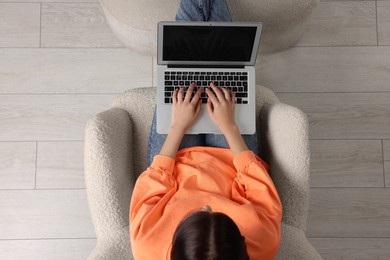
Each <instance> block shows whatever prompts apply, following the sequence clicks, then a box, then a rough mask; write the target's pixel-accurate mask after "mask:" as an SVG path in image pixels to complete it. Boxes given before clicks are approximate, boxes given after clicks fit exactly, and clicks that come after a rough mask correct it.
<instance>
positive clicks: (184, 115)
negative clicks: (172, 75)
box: [171, 83, 203, 131]
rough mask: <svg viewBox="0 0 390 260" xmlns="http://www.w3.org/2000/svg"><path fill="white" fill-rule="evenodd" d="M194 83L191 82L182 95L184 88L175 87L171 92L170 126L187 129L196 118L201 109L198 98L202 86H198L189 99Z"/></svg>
mask: <svg viewBox="0 0 390 260" xmlns="http://www.w3.org/2000/svg"><path fill="white" fill-rule="evenodd" d="M194 88H195V83H192V84H191V86H190V87H189V88H188V90H187V92H186V93H187V94H186V95H185V96H184V91H185V88H180V90H179V89H176V90H175V91H174V92H173V97H172V99H173V109H172V123H171V128H176V129H179V130H183V131H187V129H188V128H190V127H191V126H192V125H193V124H194V123H195V122H196V120H197V119H198V117H199V114H200V111H201V109H202V100H201V99H200V96H201V93H202V91H203V88H199V89H198V91H197V92H196V94H195V96H194V97H193V98H192V99H191V94H192V92H193V91H194Z"/></svg>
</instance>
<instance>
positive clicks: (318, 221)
mask: <svg viewBox="0 0 390 260" xmlns="http://www.w3.org/2000/svg"><path fill="white" fill-rule="evenodd" d="M37 1H39V0H20V1H18V2H16V1H12V0H8V1H6V0H0V252H1V256H0V258H1V259H12V260H13V259H66V260H69V259H85V258H86V257H87V256H88V254H89V252H90V251H91V250H92V248H93V247H94V245H95V242H96V240H95V238H96V236H95V232H94V229H93V226H92V223H91V219H90V214H89V210H88V204H87V201H86V193H85V184H84V178H83V140H84V126H85V123H86V121H87V119H88V118H89V117H91V116H92V115H93V114H95V113H97V112H99V111H102V110H104V109H106V108H108V106H109V105H110V103H111V102H112V101H113V100H114V99H115V97H116V95H117V94H119V93H121V92H122V91H124V90H126V89H129V88H137V87H145V86H153V85H155V83H156V80H155V69H156V68H155V67H156V66H155V60H154V59H152V58H151V57H146V56H142V55H139V54H136V53H133V52H131V51H129V50H127V49H126V48H124V47H123V45H122V44H121V43H120V42H119V41H118V40H116V38H115V36H114V35H113V34H112V33H111V31H110V28H109V27H108V26H107V24H106V20H105V17H104V15H103V13H102V10H101V8H100V6H99V3H98V2H97V0H58V1H57V0H48V1H45V0H42V2H37ZM257 68H258V69H257V71H258V72H257V73H258V75H257V77H258V82H259V83H261V84H262V85H264V86H266V87H268V88H270V89H272V90H273V91H274V92H276V94H277V96H278V97H279V98H280V100H282V101H283V102H285V103H288V104H291V105H294V106H296V107H299V108H300V109H302V110H303V111H304V112H305V113H306V114H307V116H308V118H309V121H310V139H311V161H312V170H311V173H312V178H311V187H312V188H311V199H310V211H309V221H308V228H307V235H308V237H309V238H310V241H311V242H312V243H313V245H314V246H315V247H316V248H317V250H318V251H319V252H320V253H321V255H322V256H323V257H324V259H332V260H333V259H390V0H383V1H379V0H378V1H326V2H321V3H320V5H319V7H318V9H317V10H316V12H315V13H314V16H313V20H312V22H311V23H310V25H309V27H308V29H307V31H306V33H305V35H304V36H303V38H302V40H301V41H300V42H299V43H298V44H297V45H296V46H295V47H292V48H290V49H289V50H287V51H284V52H281V53H276V54H272V55H267V56H262V57H261V59H260V60H258V65H257Z"/></svg>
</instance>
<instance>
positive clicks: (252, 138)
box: [206, 134, 260, 156]
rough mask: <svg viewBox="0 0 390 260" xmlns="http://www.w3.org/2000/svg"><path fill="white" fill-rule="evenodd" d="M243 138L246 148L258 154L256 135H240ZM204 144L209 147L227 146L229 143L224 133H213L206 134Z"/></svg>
mask: <svg viewBox="0 0 390 260" xmlns="http://www.w3.org/2000/svg"><path fill="white" fill-rule="evenodd" d="M241 136H242V138H243V139H244V142H245V143H246V145H247V146H248V149H249V150H251V151H252V152H254V153H255V154H256V155H258V156H259V155H260V150H259V144H258V141H257V135H256V134H253V135H241ZM206 146H211V147H220V148H229V144H228V142H227V141H226V138H225V136H224V135H213V134H207V135H206Z"/></svg>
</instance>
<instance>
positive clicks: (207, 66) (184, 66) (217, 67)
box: [168, 64, 245, 69]
mask: <svg viewBox="0 0 390 260" xmlns="http://www.w3.org/2000/svg"><path fill="white" fill-rule="evenodd" d="M168 68H179V69H183V68H184V69H188V68H189V69H199V68H200V69H244V68H245V66H243V65H241V66H240V65H177V64H171V65H168Z"/></svg>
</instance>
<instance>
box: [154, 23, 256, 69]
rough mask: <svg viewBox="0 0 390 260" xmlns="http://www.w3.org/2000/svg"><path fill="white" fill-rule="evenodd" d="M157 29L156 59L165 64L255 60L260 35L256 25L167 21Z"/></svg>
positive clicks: (226, 62) (239, 62)
mask: <svg viewBox="0 0 390 260" xmlns="http://www.w3.org/2000/svg"><path fill="white" fill-rule="evenodd" d="M161 29H162V35H163V37H162V42H160V43H159V44H161V45H162V46H160V51H161V56H160V58H161V59H162V61H163V62H164V63H165V62H166V64H179V63H181V62H183V63H184V64H193V65H197V64H249V63H253V64H254V63H255V61H254V62H253V59H256V55H257V47H258V43H259V38H260V33H259V32H258V29H259V26H258V25H257V26H249V25H235V26H223V25H218V26H212V25H211V26H210V25H208V26H205V25H203V26H200V25H190V26H189V25H187V24H186V25H175V24H169V25H165V26H163V27H162V28H161ZM160 40H161V39H160ZM256 44H257V46H256ZM254 48H255V50H254ZM254 51H255V53H254ZM164 63H163V64H164Z"/></svg>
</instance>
